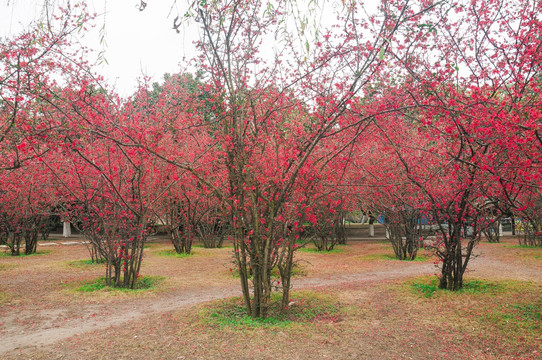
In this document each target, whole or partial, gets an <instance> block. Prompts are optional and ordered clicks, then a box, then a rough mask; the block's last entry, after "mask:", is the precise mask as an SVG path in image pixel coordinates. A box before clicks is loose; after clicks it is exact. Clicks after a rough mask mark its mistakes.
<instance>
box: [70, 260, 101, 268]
mask: <svg viewBox="0 0 542 360" xmlns="http://www.w3.org/2000/svg"><path fill="white" fill-rule="evenodd" d="M103 264H105V261H99V262H93V261H92V260H91V259H87V260H74V261H68V265H69V266H73V267H91V266H97V265H103Z"/></svg>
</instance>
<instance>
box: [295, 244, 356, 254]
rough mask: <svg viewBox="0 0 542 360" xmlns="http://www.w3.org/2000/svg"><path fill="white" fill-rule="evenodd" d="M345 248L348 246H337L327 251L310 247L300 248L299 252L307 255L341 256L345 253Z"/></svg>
mask: <svg viewBox="0 0 542 360" xmlns="http://www.w3.org/2000/svg"><path fill="white" fill-rule="evenodd" d="M345 246H346V245H342V244H339V245H335V247H334V248H333V250H329V251H326V250H318V249H317V248H316V247H315V246H314V245H310V246H305V247H302V248H299V251H303V252H307V253H317V254H341V253H343V252H344V247H345Z"/></svg>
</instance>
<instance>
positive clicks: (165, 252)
mask: <svg viewBox="0 0 542 360" xmlns="http://www.w3.org/2000/svg"><path fill="white" fill-rule="evenodd" d="M157 254H158V255H160V256H167V257H175V258H179V259H184V258H187V257H190V256H194V254H195V252H194V251H192V252H191V253H190V254H186V253H181V254H179V253H177V252H175V250H162V251H158V252H157Z"/></svg>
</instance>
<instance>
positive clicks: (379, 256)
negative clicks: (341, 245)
mask: <svg viewBox="0 0 542 360" xmlns="http://www.w3.org/2000/svg"><path fill="white" fill-rule="evenodd" d="M359 258H360V260H396V261H420V262H424V261H428V260H429V258H428V257H427V256H424V255H417V256H416V258H414V260H399V259H397V257H395V255H394V254H369V255H363V256H360V257H359Z"/></svg>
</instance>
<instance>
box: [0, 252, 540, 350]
mask: <svg viewBox="0 0 542 360" xmlns="http://www.w3.org/2000/svg"><path fill="white" fill-rule="evenodd" d="M516 265H517V264H514V263H511V262H507V261H503V260H501V259H499V258H496V257H495V256H494V254H493V253H492V251H491V249H490V250H489V251H481V252H480V251H479V256H478V257H476V258H475V259H474V260H473V261H472V263H471V264H470V272H471V274H472V275H473V276H482V277H483V276H484V275H487V276H491V277H493V278H495V277H497V278H499V277H500V278H509V279H517V280H528V281H535V282H539V281H541V279H542V269H541V268H540V267H539V266H538V267H520V266H516ZM437 271H438V270H437V269H436V267H435V266H434V265H433V264H432V263H430V262H425V263H423V262H412V263H401V264H400V265H399V264H398V262H394V261H391V262H389V263H388V264H386V266H385V267H384V268H380V269H378V270H367V271H363V272H359V271H358V272H351V273H349V272H344V273H339V274H329V275H323V276H318V277H306V278H298V279H295V280H294V281H293V286H294V289H309V288H330V287H340V286H363V285H367V286H369V285H371V284H375V283H381V282H384V281H393V280H398V279H402V278H408V277H412V276H417V275H425V274H434V273H436V272H437ZM496 275H497V276H496ZM238 295H240V289H239V286H237V285H224V286H211V287H204V288H201V289H192V290H184V291H179V290H177V291H175V292H172V293H168V294H167V295H162V296H160V297H158V298H139V299H138V298H135V299H129V300H128V301H127V302H125V303H121V304H113V305H112V304H78V305H73V306H72V305H67V306H64V307H57V308H54V309H41V310H28V309H27V310H23V311H19V310H17V309H16V308H14V309H13V312H12V313H10V314H7V315H6V316H4V317H3V318H2V319H1V321H0V325H3V329H4V330H3V331H2V340H1V341H0V355H2V354H5V353H7V352H10V351H12V350H16V349H25V348H29V347H33V346H38V347H39V346H45V345H50V344H54V343H56V342H61V341H65V340H69V338H70V337H72V336H75V335H81V334H85V333H89V332H93V331H97V330H102V329H106V328H109V327H114V326H118V325H121V324H126V323H129V322H130V321H134V320H137V319H141V318H144V317H146V316H157V315H159V314H162V313H166V312H170V311H173V310H178V309H181V308H184V307H188V306H191V305H195V304H201V303H204V302H208V301H212V300H218V299H222V298H228V297H232V296H238Z"/></svg>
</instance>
